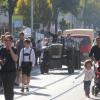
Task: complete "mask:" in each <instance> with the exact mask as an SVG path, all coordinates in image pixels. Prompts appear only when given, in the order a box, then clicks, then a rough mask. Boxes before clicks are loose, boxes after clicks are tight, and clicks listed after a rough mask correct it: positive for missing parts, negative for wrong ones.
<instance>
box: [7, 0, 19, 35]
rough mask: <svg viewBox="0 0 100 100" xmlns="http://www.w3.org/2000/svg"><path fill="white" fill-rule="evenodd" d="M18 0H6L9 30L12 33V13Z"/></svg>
mask: <svg viewBox="0 0 100 100" xmlns="http://www.w3.org/2000/svg"><path fill="white" fill-rule="evenodd" d="M17 1H18V0H8V13H9V32H10V34H11V35H12V15H13V12H14V8H15V6H16V3H17Z"/></svg>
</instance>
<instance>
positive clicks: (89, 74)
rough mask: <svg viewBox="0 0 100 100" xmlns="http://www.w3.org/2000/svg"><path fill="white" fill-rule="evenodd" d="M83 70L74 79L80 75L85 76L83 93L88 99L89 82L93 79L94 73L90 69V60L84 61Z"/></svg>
mask: <svg viewBox="0 0 100 100" xmlns="http://www.w3.org/2000/svg"><path fill="white" fill-rule="evenodd" d="M84 67H85V68H84V70H83V71H82V73H80V74H79V75H78V76H77V77H76V78H75V79H77V78H79V77H80V76H81V75H83V74H85V76H84V91H85V95H86V96H87V97H88V98H89V97H90V96H89V94H90V85H91V81H92V79H93V78H94V77H95V73H94V70H93V69H91V67H92V62H91V60H89V59H88V60H86V61H85V64H84Z"/></svg>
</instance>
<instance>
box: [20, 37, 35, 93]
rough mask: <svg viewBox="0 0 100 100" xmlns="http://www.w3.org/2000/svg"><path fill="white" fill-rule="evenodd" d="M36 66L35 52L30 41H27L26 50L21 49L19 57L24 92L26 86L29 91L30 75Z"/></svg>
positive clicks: (25, 42) (25, 41) (25, 43)
mask: <svg viewBox="0 0 100 100" xmlns="http://www.w3.org/2000/svg"><path fill="white" fill-rule="evenodd" d="M34 65H35V53H34V50H33V49H32V48H31V47H30V40H29V39H25V40H24V48H22V49H21V51H20V56H19V66H20V67H21V69H22V89H21V91H22V92H24V88H25V86H26V89H27V91H29V82H30V73H31V70H32V67H34Z"/></svg>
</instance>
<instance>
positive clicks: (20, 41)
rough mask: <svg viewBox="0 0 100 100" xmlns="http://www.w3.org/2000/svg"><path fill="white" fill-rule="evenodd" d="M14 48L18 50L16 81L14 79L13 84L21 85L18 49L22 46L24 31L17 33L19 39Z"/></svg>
mask: <svg viewBox="0 0 100 100" xmlns="http://www.w3.org/2000/svg"><path fill="white" fill-rule="evenodd" d="M16 48H17V51H18V61H17V73H16V81H15V85H21V82H22V71H21V69H20V68H19V64H18V63H19V55H20V51H21V49H22V48H24V33H23V32H20V33H19V39H18V40H17V42H16Z"/></svg>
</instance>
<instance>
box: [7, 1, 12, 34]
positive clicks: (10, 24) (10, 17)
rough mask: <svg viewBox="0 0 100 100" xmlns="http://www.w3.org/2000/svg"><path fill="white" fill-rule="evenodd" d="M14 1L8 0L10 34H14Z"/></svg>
mask: <svg viewBox="0 0 100 100" xmlns="http://www.w3.org/2000/svg"><path fill="white" fill-rule="evenodd" d="M11 8H12V0H8V13H9V32H10V34H12V9H11Z"/></svg>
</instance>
